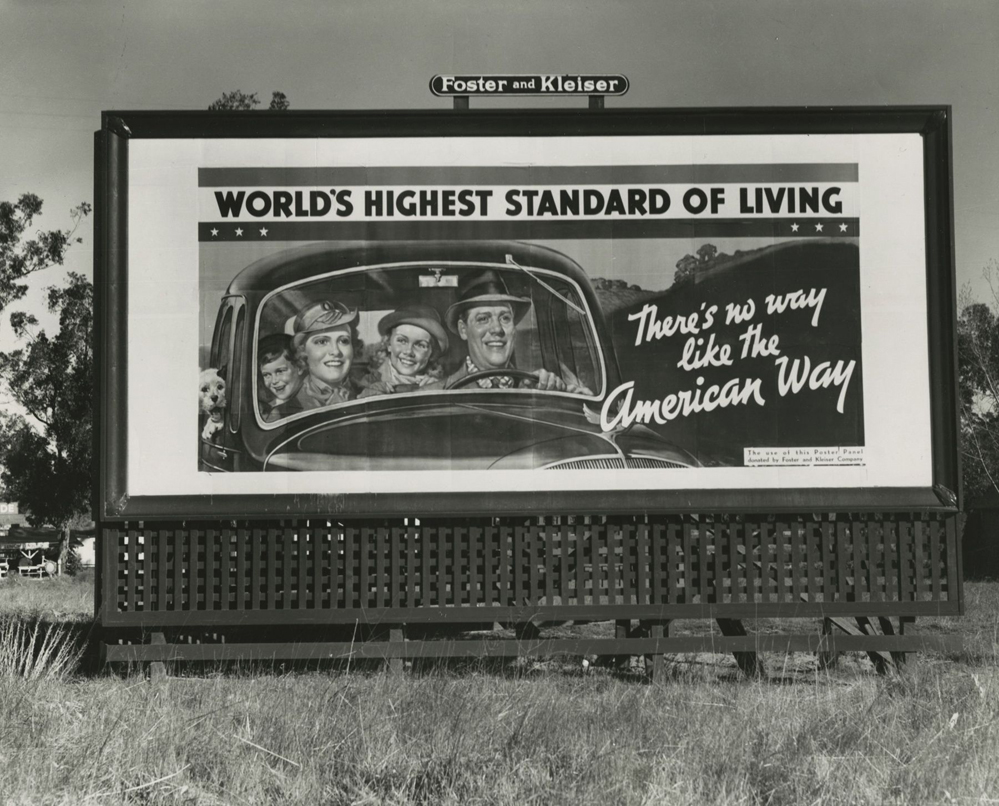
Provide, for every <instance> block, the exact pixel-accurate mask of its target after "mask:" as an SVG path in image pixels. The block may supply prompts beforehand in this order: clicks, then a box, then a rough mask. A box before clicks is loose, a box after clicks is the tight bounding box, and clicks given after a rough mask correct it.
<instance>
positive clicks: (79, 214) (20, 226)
mask: <svg viewBox="0 0 999 806" xmlns="http://www.w3.org/2000/svg"><path fill="white" fill-rule="evenodd" d="M90 209H91V208H90V205H89V204H87V203H86V202H84V203H83V204H81V205H79V206H78V207H76V208H74V209H73V210H72V211H71V212H70V216H71V217H72V219H73V222H74V226H73V229H71V230H50V231H48V232H39V233H36V235H35V237H34V238H30V239H27V240H25V239H24V234H25V232H27V230H28V228H29V227H30V226H31V223H32V221H33V220H34V218H35V216H37V215H40V214H41V212H42V200H41V199H40V198H38V196H36V195H35V194H34V193H24V194H22V195H21V197H20V198H19V199H18V200H17V201H16V202H6V201H5V202H0V311H3V310H5V309H6V308H7V307H8V306H9V305H10V304H11V303H12V302H16V301H17V300H19V299H21V298H23V297H24V295H25V293H26V292H27V290H28V287H27V285H25V284H24V283H23V282H22V280H24V278H26V277H27V276H28V275H30V274H33V273H34V272H36V271H41V270H42V269H47V268H48V267H49V266H59V265H62V261H63V258H64V256H65V254H66V250H67V249H68V248H69V246H70V244H72V243H74V242H75V243H80V242H81V239H80V238H74V233H75V232H76V227H77V226H78V225H79V223H80V221H82V220H83V218H85V217H86V216H87V215H88V214H89V213H90Z"/></svg>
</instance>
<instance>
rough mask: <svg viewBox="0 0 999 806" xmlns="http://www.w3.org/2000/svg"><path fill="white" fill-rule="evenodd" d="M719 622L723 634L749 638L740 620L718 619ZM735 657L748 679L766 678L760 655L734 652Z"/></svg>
mask: <svg viewBox="0 0 999 806" xmlns="http://www.w3.org/2000/svg"><path fill="white" fill-rule="evenodd" d="M716 621H717V622H718V629H719V630H721V634H722V635H725V636H748V635H749V633H747V632H746V628H745V627H743V626H742V622H741V621H739V620H738V619H731V618H720V619H716ZM732 654H733V656H734V657H735V662H736V664H737V665H738V666H739V668H740V669H741V670H742V673H743V674H744V675H746V677H750V678H758V677H766V675H767V672H766V669H765V668H764V667H763V661H762V660H760V656H759V654H757V653H756V652H755V651H753V652H744V651H743V652H733V653H732Z"/></svg>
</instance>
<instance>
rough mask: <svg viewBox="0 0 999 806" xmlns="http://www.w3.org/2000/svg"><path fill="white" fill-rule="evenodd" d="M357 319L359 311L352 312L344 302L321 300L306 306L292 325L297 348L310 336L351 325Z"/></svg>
mask: <svg viewBox="0 0 999 806" xmlns="http://www.w3.org/2000/svg"><path fill="white" fill-rule="evenodd" d="M355 319H357V311H352V310H351V309H350V308H348V307H347V306H346V305H344V304H343V303H342V302H331V301H330V300H325V299H324V300H321V301H320V302H313V303H312V304H311V305H306V306H305V307H304V308H302V310H300V311H299V312H298V314H297V315H296V316H295V319H294V321H292V323H291V328H292V333H293V334H294V339H293V341H294V344H295V348H296V349H298V348H299V347H301V346H302V344H303V343H304V342H305V340H306V339H307V338H309V336H314V335H315V334H316V333H325V332H326V331H327V330H333V329H334V328H337V327H340V326H341V325H349V324H350V323H351V322H353V321H354V320H355Z"/></svg>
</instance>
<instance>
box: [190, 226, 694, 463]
mask: <svg viewBox="0 0 999 806" xmlns="http://www.w3.org/2000/svg"><path fill="white" fill-rule="evenodd" d="M487 270H488V271H490V272H492V273H494V275H495V276H497V277H500V278H502V282H503V283H505V285H506V287H507V288H508V289H509V292H510V294H512V295H515V296H517V297H519V298H521V299H524V300H529V301H530V306H529V307H528V308H527V314H526V315H524V316H523V318H522V319H521V320H520V321H519V322H518V323H517V325H516V330H517V332H516V337H515V338H516V349H515V353H514V359H513V363H512V365H511V369H510V370H508V371H506V372H504V373H503V374H504V375H506V376H508V377H509V378H510V382H509V383H508V385H507V388H492V387H490V388H482V387H481V386H480V385H479V384H477V383H475V382H474V381H475V380H476V379H470V378H465V379H462V381H461V382H455V381H454V380H453V379H452V381H451V382H450V383H446V382H443V381H442V383H440V384H435V385H434V386H433V388H429V389H426V390H421V391H417V392H414V393H410V394H383V395H375V396H371V397H363V398H355V399H351V400H343V401H337V402H334V403H333V404H332V405H328V406H325V407H322V408H313V409H308V410H305V411H301V410H299V411H294V412H291V413H289V414H288V415H287V416H283V417H281V416H278V417H274V415H273V414H271V413H269V403H268V400H267V392H266V389H265V384H264V382H263V379H262V376H261V374H260V371H259V369H258V367H259V360H258V355H257V351H258V345H259V344H260V341H261V339H264V338H266V337H268V336H273V335H274V334H282V333H283V334H285V335H286V336H290V335H291V333H292V332H293V328H294V324H293V323H294V320H295V317H296V315H297V314H298V313H299V312H300V311H302V310H304V309H306V308H307V307H308V306H310V305H313V304H315V303H316V302H322V301H330V300H332V301H335V302H336V303H337V304H341V305H343V306H345V307H346V309H348V310H350V311H357V312H358V315H357V319H356V322H357V324H356V326H357V330H358V333H359V335H360V338H361V341H362V343H363V347H360V349H357V350H355V352H354V360H353V365H352V366H351V368H350V371H351V373H352V375H353V376H354V377H361V376H362V375H363V374H364V373H365V372H366V371H367V370H368V365H369V364H370V363H371V361H372V358H373V356H374V355H375V352H376V350H377V348H378V346H379V344H380V337H379V332H378V323H379V321H382V320H383V319H384V318H385V317H386V316H387V315H389V314H391V313H392V312H393V311H396V310H399V309H402V308H408V307H412V306H414V305H420V306H424V307H427V306H429V307H432V308H433V309H434V310H435V311H436V312H437V313H438V314H439V315H440V317H441V319H442V320H443V319H444V317H445V315H446V312H447V311H448V309H449V308H450V307H451V306H452V304H453V303H455V301H456V300H457V299H458V295H459V285H460V282H461V279H462V277H463V276H466V275H467V274H468V273H471V272H483V271H487ZM465 347H466V345H465V343H464V341H463V340H462V339H461V338H458V337H457V336H454V335H452V337H451V338H450V340H449V345H448V350H447V352H446V353H445V354H444V355H443V356H442V357H441V364H442V365H443V367H444V368H445V373H446V374H445V375H444V378H445V379H446V378H447V377H448V373H453V372H454V370H455V369H456V368H458V367H460V366H462V365H463V364H464V361H465V355H466V349H465ZM207 360H208V363H209V365H210V366H211V367H212V368H214V369H216V370H217V371H218V373H219V375H220V376H221V377H222V379H223V380H224V381H225V383H226V386H227V398H228V405H227V407H226V409H225V412H224V423H223V427H222V428H221V429H220V430H219V432H218V433H217V434H216V435H215V436H214V437H213V438H211V439H206V438H200V439H199V469H201V470H203V471H207V472H243V471H354V472H363V471H385V470H395V471H421V470H450V471H459V472H460V471H465V470H502V469H518V470H523V469H548V470H554V469H570V470H583V469H623V468H662V469H678V468H685V467H691V466H696V465H697V464H698V463H697V460H696V459H695V458H694V457H693V456H692V455H691V454H689V453H688V452H686V451H684V450H682V449H679V448H677V447H676V446H674V445H672V444H671V443H669V442H668V441H666V440H664V439H662V438H661V437H659V436H657V435H656V434H655V433H654V432H653V431H651V430H649V429H647V428H645V427H644V426H641V425H636V426H634V427H631V428H628V429H623V430H615V431H613V432H610V433H604V432H603V431H602V430H601V428H600V424H599V423H600V411H601V406H602V403H603V400H604V399H605V398H606V396H607V395H608V393H609V392H610V390H612V389H614V388H615V387H616V386H617V385H618V384H619V383H620V374H619V370H618V365H617V360H616V357H615V355H614V351H613V348H612V347H611V339H610V336H609V334H608V332H607V327H606V324H605V322H604V318H603V315H602V313H601V310H600V305H599V302H598V300H597V297H596V295H595V292H594V290H593V288H592V286H591V284H590V282H589V280H588V278H587V276H586V274H585V272H584V271H583V270H582V268H581V267H580V266H579V265H578V264H576V263H575V262H574V261H572V260H571V259H570V258H568V257H567V256H565V255H563V254H561V253H559V252H556V251H554V250H552V249H548V248H545V247H542V246H538V245H532V244H527V243H519V242H510V241H384V242H375V243H369V242H332V243H319V244H312V245H309V246H304V247H299V248H295V249H291V250H287V251H282V252H280V253H277V254H274V255H271V256H269V257H266V258H264V259H262V260H260V261H258V262H256V263H254V264H252V265H251V266H249V267H247V268H245V269H244V270H243V271H241V272H240V273H239V274H238V275H236V276H235V277H234V278H233V280H232V281H231V283H230V284H229V286H228V289H227V290H226V292H225V294H224V295H223V297H222V300H221V303H220V305H219V308H218V313H217V317H216V324H215V328H214V335H213V338H212V341H211V346H210V353H209V356H208V359H207ZM540 368H544V369H546V370H548V371H550V372H553V373H555V374H558V375H560V376H566V377H572V378H573V379H574V380H576V381H577V383H576V384H574V385H573V386H572V387H571V391H570V390H568V389H567V390H564V391H545V390H542V389H539V388H536V387H537V384H536V379H535V377H534V374H532V373H536V371H537V370H539V369H540ZM484 385H485V384H483V386H484ZM270 411H273V410H272V409H271V410H270ZM199 434H200V429H199Z"/></svg>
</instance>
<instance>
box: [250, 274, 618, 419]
mask: <svg viewBox="0 0 999 806" xmlns="http://www.w3.org/2000/svg"><path fill="white" fill-rule="evenodd" d="M255 326H256V331H255V340H254V345H255V346H254V366H255V367H256V369H257V371H256V373H255V378H254V399H255V402H256V407H257V419H258V421H259V422H260V424H261V425H262V426H263V427H265V428H267V427H272V426H276V425H277V424H279V423H283V422H285V421H287V420H288V419H290V418H293V417H298V416H305V415H306V414H307V413H308V412H310V411H312V410H315V409H320V408H330V407H339V406H349V405H354V404H358V403H363V402H365V401H367V400H370V399H372V398H377V397H383V396H387V395H394V394H402V393H407V394H408V393H417V394H444V395H449V394H458V393H461V394H465V393H470V392H471V393H480V394H483V395H489V394H493V395H496V394H498V393H510V392H513V393H517V392H520V393H524V394H531V393H535V392H537V391H542V392H546V393H551V394H557V395H571V396H576V397H583V398H590V397H594V396H601V395H602V394H603V392H604V384H605V368H604V365H603V359H602V356H601V352H600V350H599V348H598V346H597V334H596V331H595V328H594V325H593V321H592V317H591V315H590V313H589V309H588V306H587V303H586V300H585V299H584V297H583V295H582V293H581V291H580V289H579V288H578V286H577V285H576V283H575V282H574V281H573V280H571V279H569V278H567V277H565V276H564V275H562V274H559V273H556V272H553V271H551V270H547V269H543V268H537V267H533V266H519V265H516V264H504V265H487V264H478V263H475V264H472V263H449V262H441V263H419V264H404V265H399V264H393V265H386V266H369V267H364V268H360V269H353V270H347V271H338V272H334V273H330V274H327V275H321V276H315V277H310V278H308V279H306V280H303V281H300V282H297V283H294V284H292V285H289V286H286V287H283V288H280V289H278V290H276V291H275V292H274V293H272V294H270V295H268V296H267V297H266V298H265V299H264V301H263V303H262V304H261V306H260V308H259V310H258V313H257V318H256V323H255Z"/></svg>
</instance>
